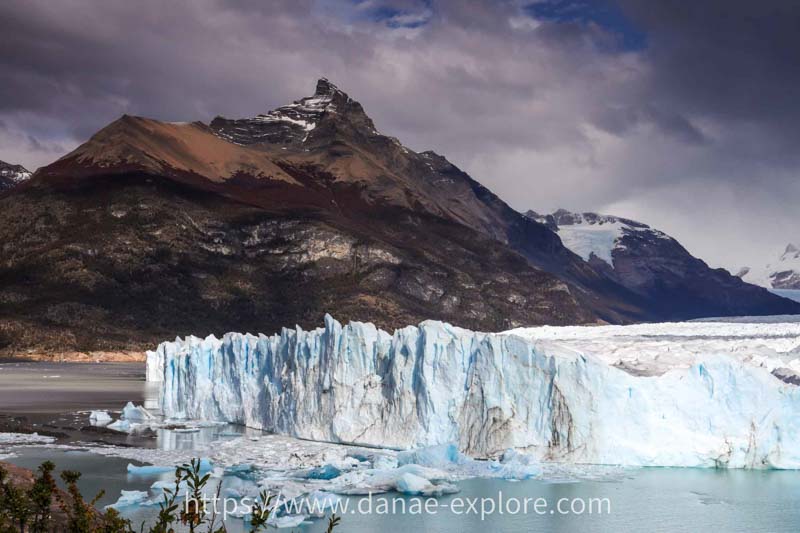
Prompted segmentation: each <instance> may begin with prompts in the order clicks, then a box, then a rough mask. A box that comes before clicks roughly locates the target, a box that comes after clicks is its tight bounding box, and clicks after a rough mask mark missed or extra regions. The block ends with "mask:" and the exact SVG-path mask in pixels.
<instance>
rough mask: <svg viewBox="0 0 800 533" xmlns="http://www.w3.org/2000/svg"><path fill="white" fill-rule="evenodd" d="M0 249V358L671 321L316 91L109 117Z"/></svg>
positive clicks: (0, 225)
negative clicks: (190, 117) (362, 324)
mask: <svg viewBox="0 0 800 533" xmlns="http://www.w3.org/2000/svg"><path fill="white" fill-rule="evenodd" d="M259 117H261V118H259ZM312 125H313V127H311V126H312ZM0 246H2V249H3V252H4V254H5V257H6V261H5V262H4V263H3V264H2V265H0V281H2V284H0V318H2V319H3V320H2V321H0V322H2V324H3V325H2V327H0V351H3V350H5V351H6V352H13V351H14V350H19V349H22V348H29V347H31V346H33V347H44V348H45V349H49V350H57V349H69V350H76V349H77V350H95V349H104V350H107V349H115V348H117V349H140V348H142V347H147V346H151V345H152V344H153V343H154V342H157V341H159V340H161V339H163V338H165V337H174V336H175V335H176V334H180V335H186V334H206V333H209V332H214V333H218V334H219V333H224V332H225V331H229V330H234V329H236V330H241V329H247V330H250V331H274V330H277V329H279V328H280V327H283V326H287V325H292V324H299V325H301V326H303V327H310V326H312V325H313V324H316V323H318V321H319V319H320V317H321V316H323V315H324V313H326V312H331V311H335V313H336V315H337V316H340V317H342V318H343V319H345V320H360V321H371V322H374V323H376V324H378V325H379V326H381V327H383V328H387V329H391V328H393V327H400V326H405V325H406V324H409V323H417V322H420V321H421V320H425V319H428V318H434V319H439V320H445V321H449V322H451V323H454V324H456V325H462V326H466V327H470V328H472V329H481V330H501V329H509V328H511V327H516V326H520V325H536V324H554V325H555V324H587V323H598V322H614V323H627V322H632V321H641V320H653V319H664V318H669V317H671V316H673V315H670V314H669V311H670V310H669V309H666V310H665V309H658V308H651V307H649V306H651V304H652V302H651V300H649V296H648V295H643V294H641V293H639V292H637V291H634V290H631V289H630V288H629V287H626V286H624V285H622V284H621V283H619V282H618V281H616V280H614V279H613V278H611V277H609V276H607V275H606V274H605V273H603V272H601V271H599V270H598V269H597V268H595V267H594V266H593V265H591V264H590V263H588V262H586V261H584V260H583V259H581V258H580V257H579V255H577V254H575V253H573V252H572V251H570V250H569V249H568V248H567V247H565V246H564V245H563V244H562V242H561V239H560V238H559V236H558V235H557V234H556V233H555V232H553V231H552V230H551V229H549V228H548V227H547V226H546V225H545V224H542V223H540V222H538V221H536V220H532V219H531V218H528V217H525V216H523V215H521V214H520V213H518V212H516V211H515V210H513V209H512V208H511V207H510V206H508V204H506V203H505V202H504V201H503V200H502V199H500V198H499V197H497V196H496V195H495V194H494V193H492V192H491V191H490V190H489V189H487V188H486V187H484V186H483V185H481V184H480V183H479V182H477V181H476V180H474V179H473V178H472V177H470V176H469V175H468V174H467V173H465V172H463V171H462V170H461V169H459V168H458V167H456V166H455V165H453V164H452V163H451V162H449V161H448V160H447V159H446V158H445V157H443V156H440V155H438V154H436V153H434V152H432V151H425V152H421V153H417V152H414V151H412V150H409V149H408V148H406V147H404V146H403V145H402V144H401V143H400V142H399V141H398V140H397V139H395V138H393V137H388V136H385V135H383V134H381V133H380V132H378V131H377V130H376V129H375V127H374V124H373V123H372V121H371V119H369V117H368V116H367V115H366V113H365V112H364V110H363V107H361V105H360V104H358V102H356V101H355V100H353V99H352V98H350V97H349V96H347V95H346V93H344V92H343V91H341V90H340V89H338V88H336V87H335V86H334V85H333V84H331V83H330V82H328V81H327V80H320V82H318V83H317V87H316V91H315V94H314V95H312V96H310V97H306V98H303V99H300V100H298V101H296V102H295V103H293V104H290V105H288V106H282V107H279V108H276V109H275V110H273V111H271V112H268V113H266V114H262V115H258V116H256V117H255V118H249V119H247V118H245V119H225V118H222V117H218V118H216V119H214V120H213V121H212V122H211V124H208V125H206V124H203V123H200V122H191V123H168V122H161V121H157V120H153V119H147V118H142V117H132V116H128V115H126V116H123V117H121V118H120V119H118V120H117V121H114V122H112V123H111V124H109V125H108V126H107V127H105V128H103V129H101V130H100V131H98V132H97V133H96V134H95V135H93V136H92V137H91V138H90V139H89V140H88V141H87V142H86V143H84V144H83V145H81V146H79V147H78V148H77V149H76V150H74V151H73V152H71V153H69V154H67V155H66V156H64V157H62V158H60V159H59V160H57V161H55V162H54V163H52V164H51V165H48V166H46V167H43V168H41V169H39V170H38V171H37V172H36V173H35V175H34V176H33V177H32V179H31V180H29V181H28V182H27V183H26V184H25V185H24V186H23V187H19V188H17V189H15V190H14V191H12V192H11V193H9V194H7V195H5V196H4V197H2V198H0ZM740 283H741V282H740ZM34 288H36V290H34ZM759 305H760V306H761V307H759ZM787 309H788V311H787ZM798 309H800V306H797V307H795V308H787V307H785V306H784V305H783V304H782V300H781V299H779V298H777V297H775V299H774V300H771V301H766V302H761V303H757V305H754V306H752V307H751V310H752V311H753V312H754V314H759V312H761V313H763V312H766V311H772V310H780V311H781V312H796V311H797V310H798Z"/></svg>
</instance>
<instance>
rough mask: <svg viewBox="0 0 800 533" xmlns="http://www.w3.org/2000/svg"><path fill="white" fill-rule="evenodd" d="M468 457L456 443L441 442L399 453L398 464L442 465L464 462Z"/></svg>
mask: <svg viewBox="0 0 800 533" xmlns="http://www.w3.org/2000/svg"><path fill="white" fill-rule="evenodd" d="M466 459H467V458H466V456H464V455H463V454H462V453H460V452H459V451H458V446H456V445H455V444H439V445H437V446H428V447H425V448H417V449H415V450H409V451H405V452H400V453H399V454H397V464H398V465H400V466H402V465H408V464H416V465H423V466H433V467H441V466H443V465H451V464H459V463H463V462H464V461H465V460H466Z"/></svg>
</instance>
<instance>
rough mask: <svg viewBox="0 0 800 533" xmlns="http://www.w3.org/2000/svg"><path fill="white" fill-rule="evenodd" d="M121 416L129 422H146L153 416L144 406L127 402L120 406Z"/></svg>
mask: <svg viewBox="0 0 800 533" xmlns="http://www.w3.org/2000/svg"><path fill="white" fill-rule="evenodd" d="M122 418H123V419H125V420H127V421H129V422H146V421H148V420H153V419H154V418H155V417H154V416H153V415H152V414H151V413H150V412H149V411H148V410H147V409H145V408H144V407H141V406H138V405H134V404H133V402H128V403H127V404H125V407H123V408H122Z"/></svg>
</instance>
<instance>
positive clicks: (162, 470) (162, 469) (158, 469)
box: [128, 463, 175, 476]
mask: <svg viewBox="0 0 800 533" xmlns="http://www.w3.org/2000/svg"><path fill="white" fill-rule="evenodd" d="M174 471H175V467H174V466H155V465H144V466H136V465H133V464H131V463H128V474H130V475H132V476H155V475H160V474H166V473H169V472H174Z"/></svg>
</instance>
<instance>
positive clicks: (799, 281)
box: [736, 243, 800, 289]
mask: <svg viewBox="0 0 800 533" xmlns="http://www.w3.org/2000/svg"><path fill="white" fill-rule="evenodd" d="M736 275H737V276H739V277H740V278H742V279H743V280H744V281H746V282H748V283H754V284H756V285H761V286H762V287H767V288H768V289H800V248H798V247H797V246H796V245H794V244H792V243H789V244H788V245H786V248H785V249H784V251H783V253H782V254H781V255H780V257H779V258H778V259H777V261H772V262H770V263H769V264H767V265H765V266H763V267H754V268H751V267H743V268H742V269H741V270H740V271H739V272H738V273H737V274H736Z"/></svg>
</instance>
